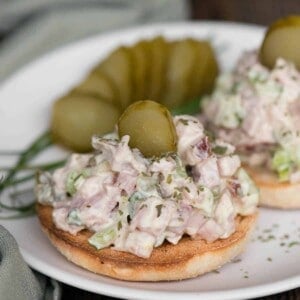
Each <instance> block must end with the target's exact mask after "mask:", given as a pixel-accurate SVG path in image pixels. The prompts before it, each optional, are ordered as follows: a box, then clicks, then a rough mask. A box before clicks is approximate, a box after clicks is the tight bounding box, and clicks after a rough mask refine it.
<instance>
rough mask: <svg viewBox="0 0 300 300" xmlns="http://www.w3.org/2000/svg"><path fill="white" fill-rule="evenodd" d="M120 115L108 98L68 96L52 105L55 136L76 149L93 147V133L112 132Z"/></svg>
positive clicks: (53, 133) (59, 140)
mask: <svg viewBox="0 0 300 300" xmlns="http://www.w3.org/2000/svg"><path fill="white" fill-rule="evenodd" d="M119 116H120V111H119V109H118V108H117V107H116V106H115V105H113V104H111V103H109V102H107V101H106V100H105V99H104V100H103V99H100V98H95V97H91V96H82V95H76V94H71V95H67V96H65V97H62V98H60V99H59V100H57V101H56V102H55V103H54V105H53V110H52V120H51V132H52V136H53V139H54V141H55V142H57V143H59V144H62V145H64V146H66V147H68V148H70V149H72V150H73V151H76V152H88V151H91V150H92V146H91V137H92V135H93V134H100V135H101V134H105V133H108V132H111V131H113V129H114V126H115V124H116V122H117V120H118V118H119Z"/></svg>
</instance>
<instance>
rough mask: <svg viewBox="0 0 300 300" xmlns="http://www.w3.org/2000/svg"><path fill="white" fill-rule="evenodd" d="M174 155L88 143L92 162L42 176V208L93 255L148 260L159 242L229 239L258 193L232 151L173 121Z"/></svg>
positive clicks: (82, 158) (112, 140)
mask: <svg viewBox="0 0 300 300" xmlns="http://www.w3.org/2000/svg"><path fill="white" fill-rule="evenodd" d="M174 124H175V127H176V132H177V136H178V144H177V146H178V153H166V154H164V155H162V156H161V157H154V158H145V157H143V155H142V154H141V153H140V152H139V151H138V150H137V149H131V148H130V147H129V146H128V142H129V136H124V137H122V138H121V139H120V140H119V139H118V138H117V137H116V136H111V135H110V136H104V137H97V136H95V137H93V140H92V144H93V147H94V149H95V153H94V154H89V155H79V154H73V155H72V156H71V157H70V159H69V161H68V163H67V164H66V165H65V166H64V167H63V168H61V169H58V170H56V171H55V172H54V174H53V175H50V174H48V173H43V174H40V176H39V180H38V184H37V186H36V193H37V196H38V199H39V201H40V203H42V204H48V205H49V204H50V205H52V206H53V208H54V209H53V220H54V222H55V224H56V226H57V227H58V228H60V229H63V230H65V231H68V232H69V233H71V234H77V233H78V232H80V231H81V230H82V229H84V228H87V229H89V230H90V231H92V232H94V234H93V235H92V236H91V238H90V239H89V243H90V244H92V245H93V246H95V247H96V248H97V249H102V248H105V247H109V246H113V248H114V249H116V250H120V251H127V252H131V253H133V254H135V255H137V256H140V257H144V258H147V257H149V256H150V255H151V252H152V250H153V248H154V247H158V246H160V245H161V244H162V243H163V242H164V241H168V242H170V243H172V244H177V243H178V242H179V240H180V239H181V238H182V236H183V235H189V236H191V237H192V238H197V239H204V240H206V241H208V242H213V241H214V240H216V239H219V238H221V239H222V238H227V237H228V236H230V235H231V234H232V233H233V232H234V231H235V217H236V216H237V215H238V214H241V215H248V214H252V213H253V212H254V211H255V210H256V205H257V202H258V191H257V189H256V187H255V186H254V184H253V182H252V181H251V179H250V178H249V177H248V175H247V174H246V173H245V171H243V169H242V168H241V167H240V165H241V163H240V159H239V157H238V156H236V155H235V154H234V147H232V146H231V145H229V144H227V143H224V142H221V141H219V140H215V141H210V140H209V138H208V136H207V135H206V134H205V131H204V128H203V126H202V124H201V123H200V122H199V121H198V120H197V119H196V118H194V117H191V116H185V115H183V116H177V117H175V118H174Z"/></svg>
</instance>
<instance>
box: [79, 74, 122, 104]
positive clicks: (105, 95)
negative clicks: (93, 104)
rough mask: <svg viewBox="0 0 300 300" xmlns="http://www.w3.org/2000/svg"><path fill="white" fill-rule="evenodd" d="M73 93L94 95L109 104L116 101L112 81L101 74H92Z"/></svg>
mask: <svg viewBox="0 0 300 300" xmlns="http://www.w3.org/2000/svg"><path fill="white" fill-rule="evenodd" d="M73 92H75V93H77V94H83V95H92V96H95V97H99V98H101V99H106V100H107V101H108V102H111V103H114V102H115V101H116V95H117V94H116V89H115V87H114V86H113V83H112V81H111V80H110V79H109V78H108V77H107V76H106V75H105V74H103V73H101V72H97V73H96V72H92V73H90V74H89V75H88V76H87V77H86V78H85V79H84V80H83V81H82V82H81V83H79V84H78V85H77V86H76V87H75V88H74V89H73Z"/></svg>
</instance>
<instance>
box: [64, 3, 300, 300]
mask: <svg viewBox="0 0 300 300" xmlns="http://www.w3.org/2000/svg"><path fill="white" fill-rule="evenodd" d="M287 14H300V0H191V1H190V18H191V19H193V20H201V19H206V20H228V21H235V22H244V23H255V24H261V25H268V24H270V23H271V22H272V21H274V20H275V19H277V18H280V17H282V16H285V15H287ZM299 270H300V266H299ZM299 272H300V271H299ZM62 299H63V300H69V299H73V300H77V299H78V300H79V299H86V300H111V299H116V298H111V297H107V296H102V295H96V294H93V293H89V292H86V291H83V290H79V289H76V288H73V287H70V286H67V285H63V297H62ZM260 299H264V300H300V288H298V289H294V290H291V291H288V292H284V293H280V294H276V295H271V296H268V297H263V298H260Z"/></svg>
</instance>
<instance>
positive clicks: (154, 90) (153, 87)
mask: <svg viewBox="0 0 300 300" xmlns="http://www.w3.org/2000/svg"><path fill="white" fill-rule="evenodd" d="M150 55H151V58H150V61H151V68H150V70H149V77H150V78H149V83H148V92H147V96H148V98H149V99H153V100H155V101H158V102H161V98H162V92H163V89H164V87H165V77H166V69H167V61H168V44H167V42H166V40H165V39H164V38H163V37H161V36H159V37H156V38H154V39H153V40H152V41H151V42H150Z"/></svg>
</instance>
